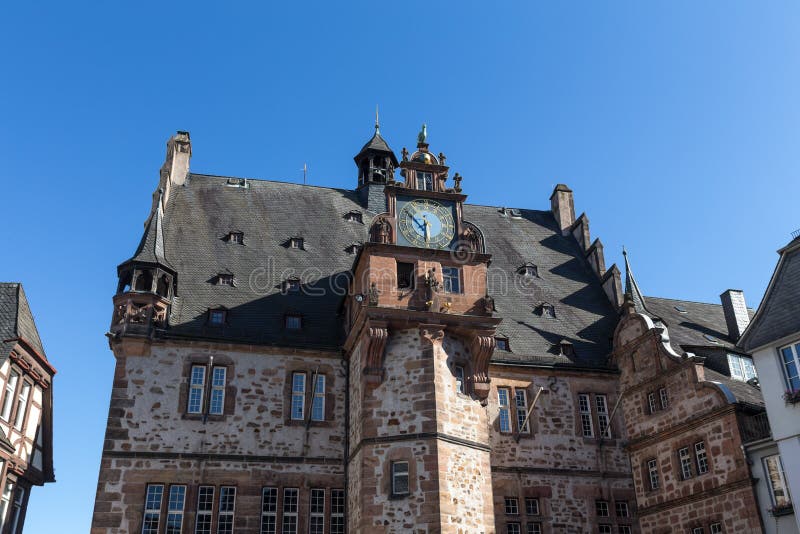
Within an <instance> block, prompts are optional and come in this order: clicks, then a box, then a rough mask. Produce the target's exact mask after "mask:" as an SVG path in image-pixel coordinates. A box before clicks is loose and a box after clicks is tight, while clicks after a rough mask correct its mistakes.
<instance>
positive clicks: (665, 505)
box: [638, 478, 753, 517]
mask: <svg viewBox="0 0 800 534" xmlns="http://www.w3.org/2000/svg"><path fill="white" fill-rule="evenodd" d="M752 485H753V481H752V480H751V479H749V478H743V479H740V480H735V481H733V482H728V483H726V484H722V485H721V486H716V487H713V488H711V489H707V490H703V491H700V492H697V493H692V494H691V495H687V496H686V497H680V498H678V499H672V500H670V501H666V502H662V503H658V504H653V505H651V506H647V507H644V508H639V510H638V514H639V517H643V516H646V515H650V514H655V513H658V512H663V511H664V510H669V509H671V508H676V507H678V506H683V505H685V504H690V503H693V502H697V501H700V500H703V499H707V498H709V497H716V496H717V495H724V494H725V493H730V492H732V491H736V490H738V489H742V488H746V487H749V486H752Z"/></svg>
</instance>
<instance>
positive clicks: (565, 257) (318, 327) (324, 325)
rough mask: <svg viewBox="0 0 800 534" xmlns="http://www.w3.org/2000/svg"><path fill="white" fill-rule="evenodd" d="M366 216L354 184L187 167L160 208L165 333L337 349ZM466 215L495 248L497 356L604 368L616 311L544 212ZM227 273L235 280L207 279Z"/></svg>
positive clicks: (470, 210)
mask: <svg viewBox="0 0 800 534" xmlns="http://www.w3.org/2000/svg"><path fill="white" fill-rule="evenodd" d="M351 211H361V212H362V213H363V214H364V216H363V221H364V224H361V223H357V222H353V221H348V220H346V219H345V218H344V216H345V214H347V213H348V212H351ZM374 216H375V214H374V213H371V212H369V211H367V210H366V209H365V208H364V207H363V206H362V205H360V204H359V202H358V196H357V194H356V192H355V191H351V190H344V189H333V188H325V187H315V186H304V185H300V184H292V183H283V182H271V181H261V180H248V187H246V188H245V187H230V186H229V185H228V179H227V178H226V177H220V176H209V175H200V174H192V175H190V176H189V179H188V180H187V183H186V185H185V186H183V187H180V188H177V189H176V190H175V191H174V192H173V194H172V195H171V197H170V201H169V205H168V206H167V208H166V210H165V213H164V222H163V231H164V243H165V244H164V252H165V256H166V259H167V260H168V261H169V262H170V263H171V264H172V265H173V266H174V267H175V269H176V270H177V273H178V274H177V298H176V302H175V305H174V306H173V309H172V313H171V316H170V329H169V331H168V334H167V335H170V336H190V337H201V338H209V339H220V340H230V341H240V342H247V343H256V344H272V345H280V346H289V347H292V346H296V347H320V348H322V347H325V348H331V349H335V348H338V347H339V346H340V344H341V342H342V340H343V333H344V327H343V325H342V321H341V317H339V316H338V315H337V313H338V309H339V306H340V304H341V302H342V298H343V296H344V294H345V292H346V288H347V282H346V280H347V277H348V276H349V271H350V269H351V268H352V266H353V260H354V259H355V256H353V255H352V254H348V253H347V252H346V249H347V247H348V246H349V245H351V244H353V243H357V242H363V241H364V240H366V239H367V229H368V227H369V222H370V220H371V218H372V217H374ZM464 219H465V220H467V221H469V222H471V223H473V224H474V225H475V226H477V227H478V228H479V229H480V230H481V232H482V233H483V235H484V239H485V242H486V248H487V252H488V253H490V254H492V264H491V267H490V274H489V288H490V293H491V295H492V296H493V297H494V298H495V305H496V309H497V315H499V316H500V317H502V318H503V323H502V324H501V326H500V335H505V336H508V338H509V343H510V347H511V352H506V351H499V350H498V351H496V352H495V360H496V361H514V362H528V363H541V364H567V365H580V366H592V367H602V366H605V365H606V359H607V356H608V354H609V352H610V349H611V342H610V339H611V336H612V334H613V329H614V326H615V325H616V321H617V315H616V312H615V311H614V309H613V308H612V306H611V305H610V303H609V302H608V299H607V297H606V296H605V293H604V292H603V290H602V288H601V287H600V283H599V281H598V279H597V276H596V275H595V274H594V272H593V271H592V270H591V268H590V267H589V265H588V263H587V262H586V260H585V259H584V257H583V253H582V251H581V250H580V248H579V247H578V245H577V243H576V242H575V241H574V239H573V238H572V237H571V236H567V237H564V236H562V235H561V233H560V232H559V230H558V228H557V227H556V222H555V219H554V218H553V216H552V215H551V213H550V212H549V211H532V210H521V216H520V217H510V216H508V215H507V214H504V213H502V212H501V210H500V209H499V208H496V207H487V206H475V205H465V206H464ZM232 231H237V232H243V233H244V245H239V244H236V243H230V242H226V240H225V239H224V238H225V236H226V235H227V234H228V233H229V232H232ZM292 237H301V238H303V242H304V249H296V248H291V247H289V246H288V240H289V239H290V238H292ZM526 262H532V263H534V264H536V265H537V266H538V270H539V277H538V278H537V277H534V278H524V277H522V276H521V275H519V274H517V273H516V270H517V269H518V268H519V267H520V266H522V265H523V264H524V263H526ZM227 272H230V273H233V275H234V278H235V287H228V286H225V285H215V284H214V283H213V281H214V278H215V276H216V275H217V274H218V273H227ZM291 276H297V277H299V278H300V280H301V282H302V284H303V288H302V289H303V290H302V291H300V292H289V293H284V292H282V283H283V282H284V281H285V280H286V279H287V278H289V277H291ZM542 302H547V303H549V304H552V305H553V306H554V307H555V310H556V318H555V319H552V318H548V317H545V316H542V315H540V314H537V313H536V312H537V310H538V307H539V305H540V304H541V303H542ZM216 307H224V308H226V309H228V310H229V313H228V324H227V325H226V326H224V327H213V326H210V325H208V324H207V321H206V314H207V310H208V309H211V308H216ZM291 313H299V314H302V315H303V320H304V325H303V331H302V333H301V334H293V333H291V332H287V331H286V330H284V328H283V320H284V316H285V315H286V314H291ZM562 339H567V340H568V341H570V342H571V343H573V345H574V347H575V355H574V356H570V357H568V356H563V355H560V354H559V351H558V348H557V346H558V343H559V341H561V340H562Z"/></svg>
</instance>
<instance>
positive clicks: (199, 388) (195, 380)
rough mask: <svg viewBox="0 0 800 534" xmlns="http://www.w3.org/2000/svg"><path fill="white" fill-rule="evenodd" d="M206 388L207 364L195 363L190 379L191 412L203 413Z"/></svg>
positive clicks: (189, 409)
mask: <svg viewBox="0 0 800 534" xmlns="http://www.w3.org/2000/svg"><path fill="white" fill-rule="evenodd" d="M205 389H206V366H205V365H193V366H192V376H191V378H190V379H189V406H188V407H187V410H186V411H187V412H189V413H203V394H204V393H205Z"/></svg>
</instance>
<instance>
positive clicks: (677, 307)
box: [675, 306, 689, 313]
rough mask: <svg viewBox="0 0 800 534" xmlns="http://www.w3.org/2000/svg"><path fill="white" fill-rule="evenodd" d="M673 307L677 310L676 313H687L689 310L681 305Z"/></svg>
mask: <svg viewBox="0 0 800 534" xmlns="http://www.w3.org/2000/svg"><path fill="white" fill-rule="evenodd" d="M675 309H676V310H678V313H689V310H687V309H686V308H684V307H683V306H675Z"/></svg>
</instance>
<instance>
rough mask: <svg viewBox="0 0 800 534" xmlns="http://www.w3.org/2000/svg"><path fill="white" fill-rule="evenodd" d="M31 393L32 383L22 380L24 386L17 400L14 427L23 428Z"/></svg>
mask: <svg viewBox="0 0 800 534" xmlns="http://www.w3.org/2000/svg"><path fill="white" fill-rule="evenodd" d="M30 395H31V383H30V382H28V381H23V382H22V387H21V388H20V390H19V401H18V402H17V413H16V415H15V416H14V428H16V429H17V430H22V427H23V425H24V423H25V410H27V408H28V398H29V397H30Z"/></svg>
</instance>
